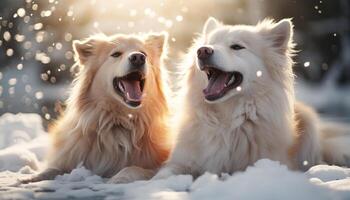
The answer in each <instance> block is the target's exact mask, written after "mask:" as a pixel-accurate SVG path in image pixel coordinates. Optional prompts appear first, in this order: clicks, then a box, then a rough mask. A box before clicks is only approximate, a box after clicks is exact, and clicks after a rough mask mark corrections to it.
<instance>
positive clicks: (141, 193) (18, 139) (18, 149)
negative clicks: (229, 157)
mask: <svg viewBox="0 0 350 200" xmlns="http://www.w3.org/2000/svg"><path fill="white" fill-rule="evenodd" d="M48 146H49V140H48V136H47V133H46V132H45V131H44V129H43V127H42V122H41V118H40V116H38V115H36V114H17V115H14V114H4V115H3V116H1V118H0V199H66V198H69V199H106V200H113V199H201V200H202V199H248V200H250V199H259V200H263V199H266V200H271V199H284V200H288V199H291V200H294V199H305V200H306V199H307V200H310V199H318V200H323V199H337V200H338V199H340V200H342V199H344V200H345V199H350V169H348V168H342V167H338V166H328V165H318V166H314V167H312V168H311V169H310V170H309V171H307V172H306V173H301V172H295V171H290V170H288V169H287V167H286V166H283V165H281V164H279V163H278V162H275V161H271V160H267V159H262V160H259V161H258V162H256V163H255V164H254V166H251V167H248V168H247V170H246V171H244V172H237V173H235V174H233V175H228V174H223V176H221V177H218V176H217V175H214V174H210V173H206V174H204V175H202V176H200V177H199V178H198V179H196V180H193V178H192V177H191V176H190V175H179V176H173V177H170V178H168V179H165V180H157V181H137V182H134V183H130V184H118V185H117V184H106V181H107V180H106V179H103V178H101V177H99V176H97V175H94V174H92V173H91V171H89V170H88V169H86V168H85V167H84V166H78V167H77V168H76V169H74V170H73V171H72V172H71V173H69V174H64V175H61V176H57V177H56V179H55V180H48V181H41V182H37V183H30V184H22V185H21V184H18V182H17V180H18V179H19V178H24V177H28V176H30V175H32V174H34V173H37V172H38V171H39V170H40V169H42V168H43V167H44V165H45V162H44V158H45V152H47V149H48Z"/></svg>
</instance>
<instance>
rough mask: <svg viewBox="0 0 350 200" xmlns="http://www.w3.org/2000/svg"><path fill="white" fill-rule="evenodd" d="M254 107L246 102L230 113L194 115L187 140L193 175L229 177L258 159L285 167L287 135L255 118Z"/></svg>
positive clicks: (225, 111) (257, 116)
mask: <svg viewBox="0 0 350 200" xmlns="http://www.w3.org/2000/svg"><path fill="white" fill-rule="evenodd" d="M256 106H257V105H256V102H249V101H246V102H244V103H242V104H238V105H235V107H234V109H233V110H230V109H227V108H226V109H225V110H211V111H207V113H206V114H203V113H198V112H197V117H198V118H197V120H195V121H196V122H195V123H193V124H192V127H189V131H190V130H191V132H192V133H189V134H188V138H187V141H188V142H189V143H191V144H190V145H191V146H192V147H193V148H191V149H192V150H193V151H194V154H193V158H192V159H191V160H193V162H194V163H193V165H195V166H196V167H195V168H196V169H197V170H196V172H194V173H199V174H202V173H204V172H206V171H209V172H211V173H217V174H220V173H233V172H235V171H237V170H244V169H245V168H246V167H247V166H249V165H252V164H254V163H255V162H256V161H257V160H259V159H262V158H269V159H272V160H278V161H280V162H282V163H284V164H287V165H288V164H289V163H288V155H287V154H288V148H289V146H290V143H291V139H290V136H289V135H288V131H286V130H283V125H282V126H281V124H277V125H275V124H274V122H271V121H268V119H266V118H263V117H259V112H260V111H259V110H258V109H257V107H256ZM217 113H220V115H217Z"/></svg>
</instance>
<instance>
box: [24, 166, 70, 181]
mask: <svg viewBox="0 0 350 200" xmlns="http://www.w3.org/2000/svg"><path fill="white" fill-rule="evenodd" d="M62 173H63V172H62V171H61V170H59V169H54V168H49V169H46V170H45V171H43V172H42V173H40V174H37V175H34V176H33V177H30V178H24V179H20V180H19V182H20V183H21V184H27V183H31V182H39V181H43V180H52V179H55V177H56V176H57V175H60V174H62Z"/></svg>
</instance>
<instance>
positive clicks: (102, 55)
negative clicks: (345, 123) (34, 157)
mask: <svg viewBox="0 0 350 200" xmlns="http://www.w3.org/2000/svg"><path fill="white" fill-rule="evenodd" d="M165 44H166V35H165V34H149V35H138V36H136V35H131V36H127V35H114V36H109V37H108V36H104V35H96V36H92V37H90V38H88V39H86V40H84V41H75V42H74V50H75V53H76V58H77V64H76V65H77V67H78V68H79V70H80V72H79V74H78V76H77V78H76V79H75V80H74V83H73V87H72V91H71V94H70V97H69V99H68V101H67V108H66V110H65V112H64V114H63V115H62V117H61V119H60V120H58V121H57V123H56V125H55V126H54V129H53V130H52V131H51V134H52V136H53V144H52V149H51V152H50V156H49V166H48V170H46V171H44V172H43V173H42V174H40V175H39V176H37V177H35V178H34V179H32V180H30V181H38V180H42V179H50V178H54V176H55V175H57V174H61V173H64V172H70V171H71V170H72V169H74V168H75V167H77V166H78V165H80V164H83V165H84V166H85V167H87V168H88V169H90V170H92V172H93V173H96V174H97V175H100V176H103V177H112V179H111V180H110V182H112V183H119V182H130V181H134V180H139V179H147V178H150V177H151V176H152V175H153V173H154V170H155V169H157V168H158V167H159V166H160V165H161V164H162V162H163V161H164V160H165V159H166V158H167V156H168V152H169V150H170V149H169V148H170V146H169V140H168V134H169V133H170V130H169V129H168V104H167V99H166V88H165V85H164V79H165V77H164V75H163V72H162V71H163V70H164V69H162V68H163V67H164V66H163V59H164V56H165V54H166V47H165ZM115 51H120V52H122V53H123V54H122V56H120V58H113V57H111V56H110V55H111V54H112V53H113V52H115ZM133 51H142V52H145V53H146V54H147V59H146V70H147V73H146V83H145V89H144V97H143V100H142V106H141V107H139V108H136V109H135V108H130V107H129V106H127V105H126V104H125V103H124V102H123V101H122V99H121V97H120V96H118V95H117V94H116V93H115V91H114V89H113V85H112V80H113V77H114V76H123V75H125V74H126V72H127V71H128V66H129V65H128V64H127V62H128V57H127V55H128V54H129V53H130V52H133Z"/></svg>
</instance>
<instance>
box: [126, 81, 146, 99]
mask: <svg viewBox="0 0 350 200" xmlns="http://www.w3.org/2000/svg"><path fill="white" fill-rule="evenodd" d="M121 82H122V83H123V86H124V89H125V98H126V99H127V100H129V101H141V97H142V91H141V87H140V81H139V80H121Z"/></svg>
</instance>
